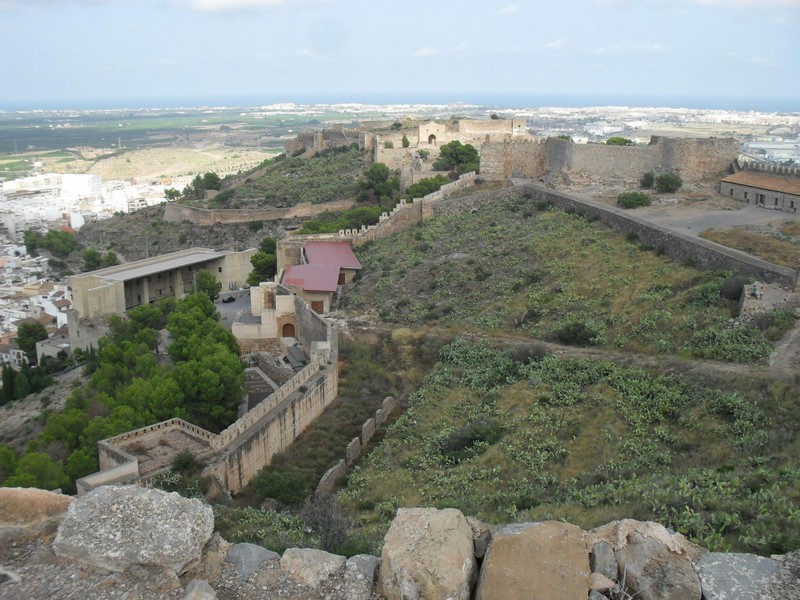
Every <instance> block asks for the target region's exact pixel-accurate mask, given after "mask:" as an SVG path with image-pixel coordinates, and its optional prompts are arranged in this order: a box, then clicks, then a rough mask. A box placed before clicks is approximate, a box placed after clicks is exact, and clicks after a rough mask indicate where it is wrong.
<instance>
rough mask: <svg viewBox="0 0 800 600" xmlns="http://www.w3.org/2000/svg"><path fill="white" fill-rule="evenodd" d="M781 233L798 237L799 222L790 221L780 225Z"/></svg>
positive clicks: (799, 233)
mask: <svg viewBox="0 0 800 600" xmlns="http://www.w3.org/2000/svg"><path fill="white" fill-rule="evenodd" d="M781 233H783V234H785V235H793V236H797V237H800V221H790V222H788V223H784V224H783V225H781Z"/></svg>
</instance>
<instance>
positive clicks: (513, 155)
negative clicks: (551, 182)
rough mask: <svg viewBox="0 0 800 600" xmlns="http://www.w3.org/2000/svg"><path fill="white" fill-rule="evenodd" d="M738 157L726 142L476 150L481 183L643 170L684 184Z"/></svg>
mask: <svg viewBox="0 0 800 600" xmlns="http://www.w3.org/2000/svg"><path fill="white" fill-rule="evenodd" d="M738 152H739V142H738V141H736V140H734V139H732V138H708V139H681V138H665V137H659V136H653V138H652V139H651V141H650V144H649V145H647V146H607V145H605V144H573V143H572V142H569V141H568V140H562V139H559V138H548V139H547V140H545V141H544V142H536V141H531V142H528V141H513V142H512V141H502V142H488V143H486V144H483V145H481V148H480V153H481V174H482V175H483V176H484V177H486V178H487V179H492V180H502V179H508V178H510V177H525V178H528V179H539V178H541V177H545V176H546V175H547V174H548V173H559V172H562V171H564V172H581V173H591V174H593V175H596V176H597V177H600V178H618V177H624V178H626V179H639V177H641V176H642V174H643V173H645V172H646V171H654V172H656V173H665V172H669V171H677V172H678V173H679V174H680V176H681V177H682V178H683V179H684V181H688V182H692V181H701V180H706V179H713V178H718V177H721V176H723V175H724V174H726V173H729V172H730V165H731V163H732V162H733V161H734V160H735V159H736V156H737V154H738Z"/></svg>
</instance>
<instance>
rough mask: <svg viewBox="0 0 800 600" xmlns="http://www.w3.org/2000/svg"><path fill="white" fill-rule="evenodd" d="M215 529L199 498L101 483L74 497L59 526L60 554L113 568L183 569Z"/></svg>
mask: <svg viewBox="0 0 800 600" xmlns="http://www.w3.org/2000/svg"><path fill="white" fill-rule="evenodd" d="M213 528H214V516H213V513H212V512H211V508H210V507H209V506H207V505H205V504H203V503H202V502H200V501H199V500H190V499H187V498H183V497H181V496H179V495H178V494H175V493H167V492H162V491H160V490H150V489H146V488H139V487H136V486H120V487H111V486H103V487H100V488H97V489H95V490H92V491H91V492H89V493H88V494H86V495H85V496H80V497H78V498H76V499H75V500H74V501H73V502H72V504H71V505H70V507H69V510H68V511H67V514H66V516H65V517H64V520H63V521H62V523H61V525H60V526H59V528H58V535H57V536H56V539H55V541H54V542H53V550H54V551H55V553H56V554H57V555H58V556H61V557H67V558H73V559H78V560H82V561H85V562H88V563H90V564H92V565H94V566H97V567H101V568H104V569H109V570H111V571H125V570H126V569H128V568H130V567H131V566H132V565H154V566H158V567H163V568H166V569H171V570H173V571H174V572H175V573H177V574H181V573H183V572H184V571H185V570H186V569H187V567H188V566H189V565H190V563H192V562H193V561H197V560H199V559H200V555H201V552H202V549H203V547H204V546H205V544H206V542H208V540H209V538H210V537H211V533H212V530H213Z"/></svg>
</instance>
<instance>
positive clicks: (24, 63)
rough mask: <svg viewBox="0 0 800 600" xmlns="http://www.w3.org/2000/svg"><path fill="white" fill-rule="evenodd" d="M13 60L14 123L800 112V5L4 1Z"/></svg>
mask: <svg viewBox="0 0 800 600" xmlns="http://www.w3.org/2000/svg"><path fill="white" fill-rule="evenodd" d="M0 54H2V56H3V57H4V61H3V69H2V75H3V76H2V80H0V81H2V83H0V108H5V109H19V108H79V107H101V106H108V107H111V106H127V107H131V108H133V107H137V106H147V105H150V106H169V105H176V103H178V104H183V105H190V103H193V104H197V105H202V104H208V105H219V104H229V105H234V104H235V101H237V100H238V101H239V102H240V103H247V104H249V105H255V104H268V103H273V102H298V103H308V102H333V101H336V102H347V101H350V102H373V101H374V102H436V103H445V102H447V103H451V102H465V103H475V104H483V105H497V106H534V105H536V103H538V104H539V105H549V106H552V105H559V104H560V105H566V106H569V105H580V103H581V102H582V103H583V104H584V105H586V104H588V103H590V102H591V101H592V100H594V101H595V103H598V102H599V103H603V104H623V105H630V106H637V105H650V106H659V105H662V106H676V105H677V104H676V102H679V101H682V100H685V102H686V105H688V104H689V103H691V101H692V99H695V103H696V104H698V105H700V104H702V103H703V102H706V103H707V104H710V106H707V107H708V108H715V107H719V108H722V107H726V106H722V105H723V104H725V103H728V104H731V105H735V106H736V107H737V108H741V109H746V110H749V109H754V110H760V109H765V108H766V109H769V107H770V106H780V107H781V108H782V110H784V111H792V112H800V66H799V65H800V62H799V60H798V59H800V0H533V1H527V2H526V1H523V0H518V1H517V2H511V3H509V2H507V1H500V2H495V1H492V0H458V1H452V0H426V1H421V0H402V1H395V0H391V1H389V0H0ZM701 100H702V101H701ZM667 101H673V102H672V104H667V103H666V102H667ZM659 102H661V104H659ZM714 103H717V104H719V105H720V106H714V105H713V104H714Z"/></svg>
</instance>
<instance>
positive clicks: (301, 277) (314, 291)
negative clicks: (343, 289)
mask: <svg viewBox="0 0 800 600" xmlns="http://www.w3.org/2000/svg"><path fill="white" fill-rule="evenodd" d="M300 260H301V261H302V264H299V265H291V266H287V267H286V269H285V271H284V272H283V277H282V278H281V283H282V284H283V285H284V286H286V287H287V288H289V289H290V290H292V291H293V292H294V293H296V294H297V295H298V296H300V297H301V298H303V300H305V301H306V302H308V303H309V304H310V305H311V308H312V309H313V310H314V311H315V312H317V313H320V314H324V313H327V312H329V311H330V308H331V302H332V301H333V295H334V294H335V293H336V290H337V288H338V286H340V285H344V284H346V283H351V282H352V281H353V278H354V277H355V274H356V273H357V272H358V271H359V270H361V263H360V262H359V260H358V258H356V255H355V254H353V249H352V248H351V247H350V244H349V243H347V242H314V241H312V242H307V243H306V244H305V246H303V250H302V252H301V253H300Z"/></svg>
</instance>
